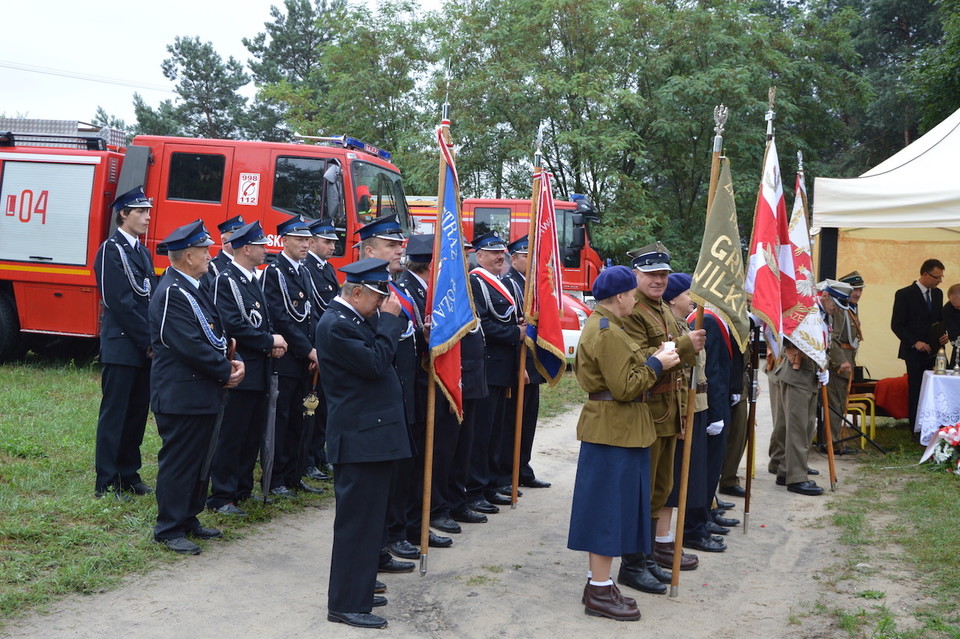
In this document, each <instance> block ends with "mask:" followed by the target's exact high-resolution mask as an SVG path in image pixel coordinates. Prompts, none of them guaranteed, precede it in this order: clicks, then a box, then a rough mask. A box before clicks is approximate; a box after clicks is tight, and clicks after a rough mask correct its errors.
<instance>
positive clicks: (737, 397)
mask: <svg viewBox="0 0 960 639" xmlns="http://www.w3.org/2000/svg"><path fill="white" fill-rule="evenodd" d="M739 401H740V394H739V393H731V394H730V405H731V406H736V405H737V403H738V402H739Z"/></svg>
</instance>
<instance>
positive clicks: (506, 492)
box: [497, 485, 523, 497]
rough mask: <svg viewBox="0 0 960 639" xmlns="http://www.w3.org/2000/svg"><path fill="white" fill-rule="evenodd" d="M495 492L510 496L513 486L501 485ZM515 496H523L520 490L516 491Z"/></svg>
mask: <svg viewBox="0 0 960 639" xmlns="http://www.w3.org/2000/svg"><path fill="white" fill-rule="evenodd" d="M497 494H498V495H506V496H507V497H510V496H512V495H513V486H512V485H507V486H501V487H500V488H497ZM517 497H523V491H522V490H518V491H517Z"/></svg>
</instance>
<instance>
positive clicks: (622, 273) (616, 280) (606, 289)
mask: <svg viewBox="0 0 960 639" xmlns="http://www.w3.org/2000/svg"><path fill="white" fill-rule="evenodd" d="M635 288H637V277H636V275H634V274H633V271H631V270H630V269H628V268H627V267H626V266H611V267H610V268H608V269H604V270H603V271H601V272H600V275H598V276H597V279H595V280H593V297H594V298H595V299H598V300H605V299H607V298H608V297H613V296H614V295H616V294H617V293H626V292H627V291H632V290H633V289H635Z"/></svg>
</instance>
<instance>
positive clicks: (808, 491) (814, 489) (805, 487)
mask: <svg viewBox="0 0 960 639" xmlns="http://www.w3.org/2000/svg"><path fill="white" fill-rule="evenodd" d="M787 490H789V491H790V492H791V493H798V494H800V495H811V496H815V495H822V494H823V488H821V487H820V486H817V482H815V481H812V480H810V479H808V480H807V481H799V482H796V483H793V484H787Z"/></svg>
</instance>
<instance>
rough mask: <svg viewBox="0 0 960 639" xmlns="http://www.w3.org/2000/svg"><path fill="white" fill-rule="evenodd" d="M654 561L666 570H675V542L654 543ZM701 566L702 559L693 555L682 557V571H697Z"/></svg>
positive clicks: (685, 554)
mask: <svg viewBox="0 0 960 639" xmlns="http://www.w3.org/2000/svg"><path fill="white" fill-rule="evenodd" d="M652 556H653V560H654V561H655V562H657V563H658V564H660V565H661V566H663V567H664V568H670V569H672V568H673V542H662V541H655V542H654V543H653V555H652ZM699 565H700V558H699V557H697V556H696V555H694V554H692V553H686V552H685V553H683V554H682V555H680V570H696V568H697V566H699Z"/></svg>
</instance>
